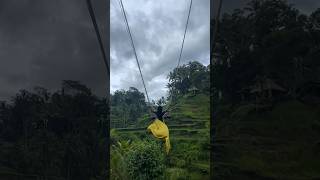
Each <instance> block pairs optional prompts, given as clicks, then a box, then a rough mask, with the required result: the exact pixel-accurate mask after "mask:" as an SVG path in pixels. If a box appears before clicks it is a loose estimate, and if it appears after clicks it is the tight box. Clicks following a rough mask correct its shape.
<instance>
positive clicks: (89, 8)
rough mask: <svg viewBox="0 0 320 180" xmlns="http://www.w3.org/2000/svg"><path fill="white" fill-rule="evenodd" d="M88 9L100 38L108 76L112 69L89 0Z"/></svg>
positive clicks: (88, 0)
mask: <svg viewBox="0 0 320 180" xmlns="http://www.w3.org/2000/svg"><path fill="white" fill-rule="evenodd" d="M87 7H88V11H89V13H90V17H91V21H92V24H93V26H94V30H95V32H96V35H97V38H98V42H99V46H100V50H101V52H102V57H103V61H104V63H105V66H106V68H107V71H108V74H109V73H110V68H109V64H108V61H107V56H106V53H105V50H104V48H103V43H102V40H101V36H100V32H99V28H98V25H97V22H96V18H95V15H94V11H93V8H92V4H91V1H90V0H87Z"/></svg>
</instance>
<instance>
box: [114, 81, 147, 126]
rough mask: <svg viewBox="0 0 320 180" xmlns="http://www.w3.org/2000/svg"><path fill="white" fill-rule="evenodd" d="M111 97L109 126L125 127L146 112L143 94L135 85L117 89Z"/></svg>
mask: <svg viewBox="0 0 320 180" xmlns="http://www.w3.org/2000/svg"><path fill="white" fill-rule="evenodd" d="M110 97H111V128H117V127H127V126H128V125H130V124H135V123H136V122H137V120H138V118H140V117H141V116H142V115H143V114H146V113H147V103H146V100H145V96H144V94H143V93H142V92H140V91H139V90H138V89H137V88H135V87H130V88H129V90H127V91H126V90H117V91H115V92H114V93H113V94H111V95H110Z"/></svg>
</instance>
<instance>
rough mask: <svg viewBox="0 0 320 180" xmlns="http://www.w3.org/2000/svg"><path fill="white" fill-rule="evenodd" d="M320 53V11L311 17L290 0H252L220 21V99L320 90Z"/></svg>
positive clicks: (217, 66)
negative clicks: (276, 92)
mask: <svg viewBox="0 0 320 180" xmlns="http://www.w3.org/2000/svg"><path fill="white" fill-rule="evenodd" d="M214 24H215V23H214V22H213V24H212V25H214ZM212 33H213V32H212ZM319 57H320V9H317V10H316V11H314V12H312V13H311V14H310V15H306V14H303V13H301V12H299V10H297V9H296V8H294V7H293V6H292V5H290V4H288V3H287V1H284V0H261V1H257V0H252V1H250V2H249V3H248V4H247V6H246V7H244V8H242V9H236V10H234V11H233V12H232V13H225V14H223V16H222V17H221V19H220V22H219V33H218V36H217V39H216V43H215V46H214V50H213V62H214V63H213V64H212V65H213V77H214V78H213V81H214V82H213V84H214V87H215V95H216V99H220V100H223V101H227V102H232V103H238V102H240V101H241V96H242V99H243V96H244V98H246V97H248V96H250V94H258V95H261V96H263V93H268V92H263V91H267V90H268V91H270V92H271V91H279V92H281V91H282V92H283V94H284V95H286V96H288V97H289V98H298V97H299V96H301V93H303V92H305V93H309V94H310V93H316V91H315V89H318V90H319V87H320V86H319V85H320V84H319V82H320V76H319V74H320V61H319ZM266 86H267V87H266ZM307 86H308V87H307ZM306 87H307V88H308V89H306ZM311 91H312V92H311ZM270 92H269V94H270ZM317 96H319V94H318V95H317Z"/></svg>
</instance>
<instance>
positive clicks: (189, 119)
mask: <svg viewBox="0 0 320 180" xmlns="http://www.w3.org/2000/svg"><path fill="white" fill-rule="evenodd" d="M175 107H176V108H175V109H174V110H172V112H170V114H171V116H172V119H170V120H167V121H166V120H165V122H166V124H167V125H168V127H169V131H170V141H171V146H172V149H171V153H170V156H169V159H171V161H170V162H169V164H170V165H169V166H171V167H170V168H168V171H169V172H170V171H175V172H177V170H176V169H177V167H175V166H176V163H177V161H180V160H181V159H182V157H179V156H176V155H177V154H178V153H179V151H181V150H182V149H183V148H184V145H190V144H198V145H199V146H206V147H199V148H200V149H201V150H200V151H199V152H200V154H199V155H198V157H199V158H198V159H197V160H195V161H192V162H193V163H192V164H191V165H190V167H189V169H181V168H178V169H180V171H181V174H182V175H185V172H189V175H190V178H191V179H199V178H200V179H209V165H210V161H209V154H210V153H209V149H208V148H209V145H208V144H209V121H210V102H209V96H207V95H204V94H198V95H196V96H185V97H182V98H180V99H179V101H178V103H177V105H176V106H175ZM117 132H118V133H119V134H121V133H122V134H135V135H138V136H139V135H143V134H145V133H146V128H145V126H142V127H137V128H122V129H118V130H117ZM186 148H188V147H186ZM203 149H205V150H203ZM178 177H179V175H178Z"/></svg>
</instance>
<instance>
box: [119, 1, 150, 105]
mask: <svg viewBox="0 0 320 180" xmlns="http://www.w3.org/2000/svg"><path fill="white" fill-rule="evenodd" d="M119 3H120V7H121V10H122V13H123V16H124V20H125V23H126V27H127V31H128V34H129V36H130V40H131V41H130V42H131V46H132V49H133V52H134V56H135V59H136V62H137V65H138V68H139V72H140V76H141V79H142V83H143V86H144V90H145V93H146V96H147V100H148V103H149V105H150V99H149V95H148V91H147V88H146V84H145V82H144V79H143V75H142V71H141V68H140V64H139V60H138V56H137V52H136V48H135V46H134V42H133V38H132V35H131V31H130V27H129V23H128V19H127V15H126V12H125V9H124V6H123V3H122V0H119Z"/></svg>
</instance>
